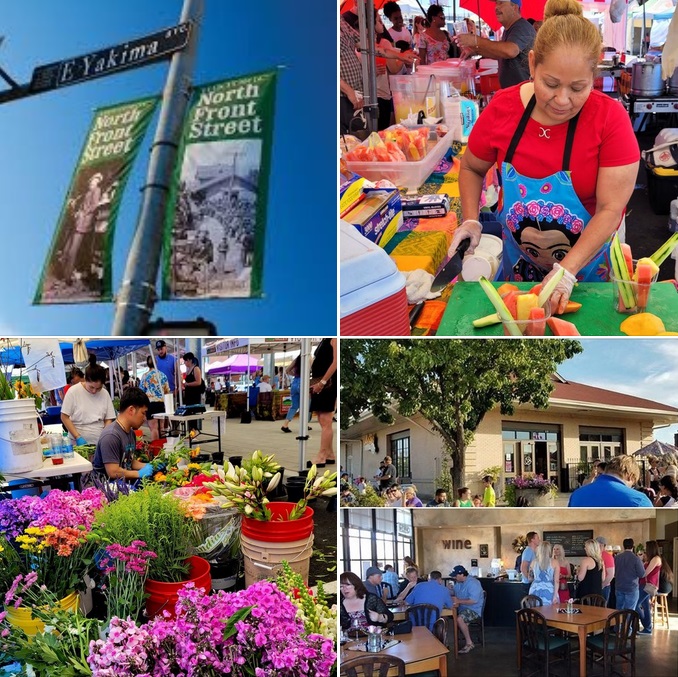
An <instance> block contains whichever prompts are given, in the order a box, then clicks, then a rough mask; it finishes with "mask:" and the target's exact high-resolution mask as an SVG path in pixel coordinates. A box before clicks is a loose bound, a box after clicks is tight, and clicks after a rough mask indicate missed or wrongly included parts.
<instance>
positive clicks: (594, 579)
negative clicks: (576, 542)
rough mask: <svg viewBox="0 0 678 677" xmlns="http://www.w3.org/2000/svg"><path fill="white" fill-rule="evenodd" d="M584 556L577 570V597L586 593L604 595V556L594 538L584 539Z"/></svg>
mask: <svg viewBox="0 0 678 677" xmlns="http://www.w3.org/2000/svg"><path fill="white" fill-rule="evenodd" d="M584 552H585V553H586V557H584V558H583V559H582V561H581V563H580V564H579V571H578V572H577V580H578V581H579V585H578V586H577V597H579V598H580V599H581V598H582V597H583V596H584V595H602V594H603V578H605V567H604V566H603V558H602V557H601V555H600V545H598V542H597V541H594V540H593V539H592V538H589V539H587V540H586V541H584Z"/></svg>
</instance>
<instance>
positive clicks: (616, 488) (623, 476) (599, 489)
mask: <svg viewBox="0 0 678 677" xmlns="http://www.w3.org/2000/svg"><path fill="white" fill-rule="evenodd" d="M639 477H640V468H638V464H637V463H636V462H635V461H634V460H633V458H631V456H625V455H624V454H622V455H620V456H615V457H614V458H613V459H612V460H610V461H608V463H607V466H605V472H604V473H603V474H602V475H599V476H598V478H597V479H596V481H595V482H592V483H591V484H587V485H586V486H584V487H579V489H575V490H574V491H573V492H572V493H571V494H570V500H569V501H568V503H567V505H568V507H570V508H651V507H652V501H650V499H649V498H648V497H647V496H646V495H645V494H644V493H643V492H641V491H636V490H635V489H633V488H632V487H633V486H635V484H636V482H637V481H638V478H639Z"/></svg>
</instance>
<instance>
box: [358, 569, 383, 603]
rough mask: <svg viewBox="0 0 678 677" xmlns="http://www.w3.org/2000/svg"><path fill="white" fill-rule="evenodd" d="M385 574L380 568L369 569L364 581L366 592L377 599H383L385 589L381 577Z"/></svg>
mask: <svg viewBox="0 0 678 677" xmlns="http://www.w3.org/2000/svg"><path fill="white" fill-rule="evenodd" d="M383 574H384V572H383V571H382V570H381V569H380V568H379V567H368V569H367V571H366V572H365V580H364V581H363V585H364V586H365V590H367V592H369V593H372V594H373V595H376V596H377V597H382V595H383V590H384V588H383V586H382V584H381V577H382V576H383Z"/></svg>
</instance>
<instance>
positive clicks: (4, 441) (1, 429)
mask: <svg viewBox="0 0 678 677" xmlns="http://www.w3.org/2000/svg"><path fill="white" fill-rule="evenodd" d="M41 466H42V447H41V446H40V435H39V434H38V412H37V411H36V409H35V400H34V399H33V398H32V397H29V398H27V399H23V400H0V473H3V474H5V475H17V474H19V473H22V472H29V471H31V470H36V469H37V468H40V467H41Z"/></svg>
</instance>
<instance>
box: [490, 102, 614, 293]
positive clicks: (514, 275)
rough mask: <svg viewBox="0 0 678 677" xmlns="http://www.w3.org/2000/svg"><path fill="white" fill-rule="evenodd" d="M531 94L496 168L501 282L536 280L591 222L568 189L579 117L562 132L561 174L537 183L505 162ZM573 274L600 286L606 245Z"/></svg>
mask: <svg viewBox="0 0 678 677" xmlns="http://www.w3.org/2000/svg"><path fill="white" fill-rule="evenodd" d="M536 102H537V100H536V98H535V96H534V95H533V96H532V98H531V99H530V102H529V103H528V104H527V108H525V112H524V113H523V116H522V118H521V119H520V122H519V124H518V127H517V129H516V132H515V134H514V135H513V138H512V139H511V143H510V145H509V148H508V151H507V153H506V157H505V158H504V162H503V163H502V165H501V180H502V201H501V209H500V210H499V215H498V216H499V221H501V224H502V238H503V240H504V257H503V267H504V279H506V280H517V281H520V280H525V281H532V280H535V281H538V280H542V279H543V278H544V277H545V276H546V275H547V274H548V273H549V272H550V271H551V268H552V267H553V264H554V263H556V262H560V261H562V260H563V258H565V255H566V254H567V253H568V252H569V251H570V249H572V247H573V246H574V245H575V244H576V242H577V240H578V239H579V235H580V234H581V232H582V231H583V230H584V228H586V226H587V224H588V222H589V221H590V220H591V215H590V214H589V213H588V211H586V208H585V207H584V205H583V204H582V203H581V201H580V200H579V198H578V197H577V194H576V193H575V191H574V188H573V186H572V178H571V175H570V171H569V167H570V156H571V155H572V145H573V142H574V133H575V130H576V128H577V122H578V120H579V113H577V115H576V116H575V117H574V118H572V119H571V120H570V122H569V125H568V128H567V139H566V141H565V152H564V153H563V169H562V171H560V172H556V173H555V174H551V175H550V176H547V177H545V178H543V179H531V178H529V177H527V176H523V175H522V174H519V173H518V172H517V171H516V170H515V168H514V167H513V165H512V164H511V161H512V160H513V155H514V153H515V150H516V148H517V147H518V142H519V141H520V139H521V137H522V135H523V133H524V131H525V128H526V127H527V123H528V120H529V119H530V115H531V114H532V111H533V110H534V107H535V105H536ZM611 239H612V238H609V239H608V241H607V242H606V243H605V244H604V245H603V246H602V247H601V249H600V250H599V251H598V253H597V254H595V256H594V257H593V258H592V259H591V261H589V263H588V264H587V265H586V266H584V267H583V268H582V269H581V270H580V271H579V272H578V273H577V279H578V280H579V281H583V282H605V281H607V280H608V279H609V276H610V257H609V252H610V242H611Z"/></svg>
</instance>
